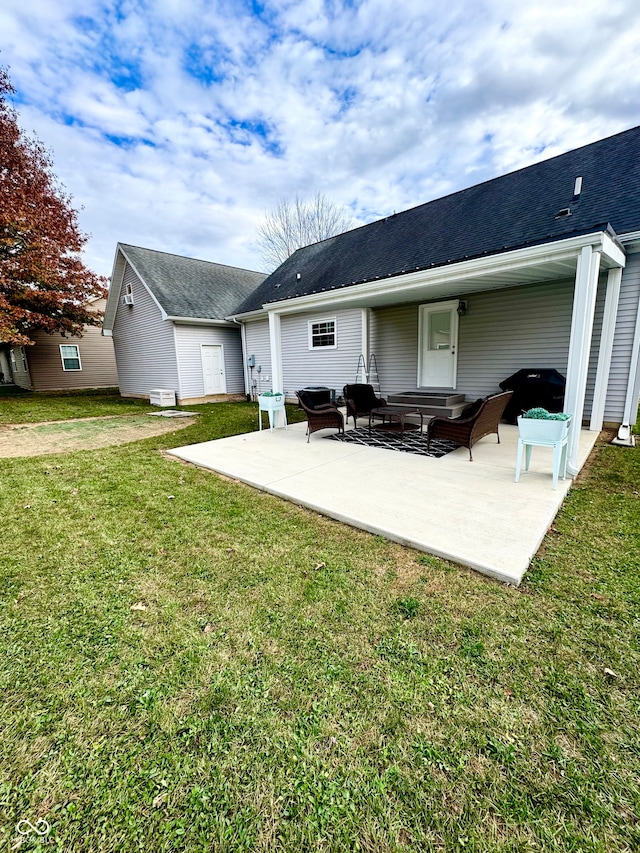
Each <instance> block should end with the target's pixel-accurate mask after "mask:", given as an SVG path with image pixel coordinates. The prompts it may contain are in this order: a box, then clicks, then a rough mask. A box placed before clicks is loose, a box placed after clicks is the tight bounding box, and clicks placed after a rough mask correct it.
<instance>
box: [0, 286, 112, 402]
mask: <svg viewBox="0 0 640 853" xmlns="http://www.w3.org/2000/svg"><path fill="white" fill-rule="evenodd" d="M105 306H106V300H105V299H94V300H92V301H91V303H90V306H89V308H90V310H92V311H94V312H96V313H102V312H103V311H104V308H105ZM33 339H34V344H33V346H26V347H8V348H6V351H5V352H3V353H0V370H1V371H2V373H3V374H4V378H5V381H12V382H13V383H14V384H15V385H18V386H20V387H21V388H27V389H29V390H31V391H75V390H81V389H88V388H115V387H116V386H117V384H118V374H117V372H116V360H115V356H114V353H113V343H112V342H111V341H110V340H108V339H106V338H103V337H102V335H101V332H100V326H85V327H84V331H83V333H82V335H80V336H72V335H62V334H60V333H57V332H56V333H54V334H47V333H46V332H44V331H42V330H36V331H34V333H33Z"/></svg>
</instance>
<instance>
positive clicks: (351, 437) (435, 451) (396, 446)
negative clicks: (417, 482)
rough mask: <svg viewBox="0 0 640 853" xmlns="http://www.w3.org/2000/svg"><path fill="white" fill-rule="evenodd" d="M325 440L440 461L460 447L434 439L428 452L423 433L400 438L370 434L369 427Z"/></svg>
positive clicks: (393, 434) (330, 436)
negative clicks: (427, 457) (411, 454)
mask: <svg viewBox="0 0 640 853" xmlns="http://www.w3.org/2000/svg"><path fill="white" fill-rule="evenodd" d="M325 438H328V439H330V440H332V441H343V442H344V443H345V444H361V445H363V446H365V447H381V448H382V449H383V450H399V451H400V452H401V453H417V454H418V455H419V456H431V457H432V458H434V459H439V458H440V457H441V456H445V455H446V454H447V453H451V451H452V450H456V449H457V448H458V447H460V445H459V444H456V443H455V442H453V441H447V439H444V438H442V439H434V440H433V441H432V442H431V447H430V448H429V450H427V436H426V435H424V434H423V433H420V432H417V431H412V432H405V434H404V437H403V438H400V436H399V435H398V434H397V433H393V432H391V433H389V432H383V431H382V430H376V429H372V430H371V432H369V428H368V427H360V428H359V429H352V430H347V431H346V432H344V433H340V432H336V433H334V434H333V435H327V436H325Z"/></svg>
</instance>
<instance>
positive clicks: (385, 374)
mask: <svg viewBox="0 0 640 853" xmlns="http://www.w3.org/2000/svg"><path fill="white" fill-rule="evenodd" d="M369 348H370V350H371V352H372V353H373V354H374V355H375V357H376V362H377V364H378V374H379V378H380V393H381V394H382V396H383V397H386V396H388V395H389V394H398V393H400V392H401V391H415V390H417V381H418V305H394V306H393V307H391V308H378V309H374V310H373V311H371V321H370V332H369Z"/></svg>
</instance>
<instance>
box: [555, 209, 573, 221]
mask: <svg viewBox="0 0 640 853" xmlns="http://www.w3.org/2000/svg"><path fill="white" fill-rule="evenodd" d="M565 216H571V208H570V207H563V208H561V209H560V210H559V211H558V212H557V213H556V219H564V217H565Z"/></svg>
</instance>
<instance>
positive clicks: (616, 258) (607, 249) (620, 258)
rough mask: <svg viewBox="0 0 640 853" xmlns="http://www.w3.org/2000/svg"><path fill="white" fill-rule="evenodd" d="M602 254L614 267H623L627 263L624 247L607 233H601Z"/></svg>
mask: <svg viewBox="0 0 640 853" xmlns="http://www.w3.org/2000/svg"><path fill="white" fill-rule="evenodd" d="M602 255H603V257H605V258H607V259H608V260H609V261H611V263H612V264H613V265H614V266H615V267H624V266H625V265H626V263H627V257H626V255H625V253H624V249H623V248H622V247H621V246H619V245H618V244H617V242H616V241H615V240H612V239H611V237H610V236H609V235H608V234H603V235H602Z"/></svg>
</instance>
